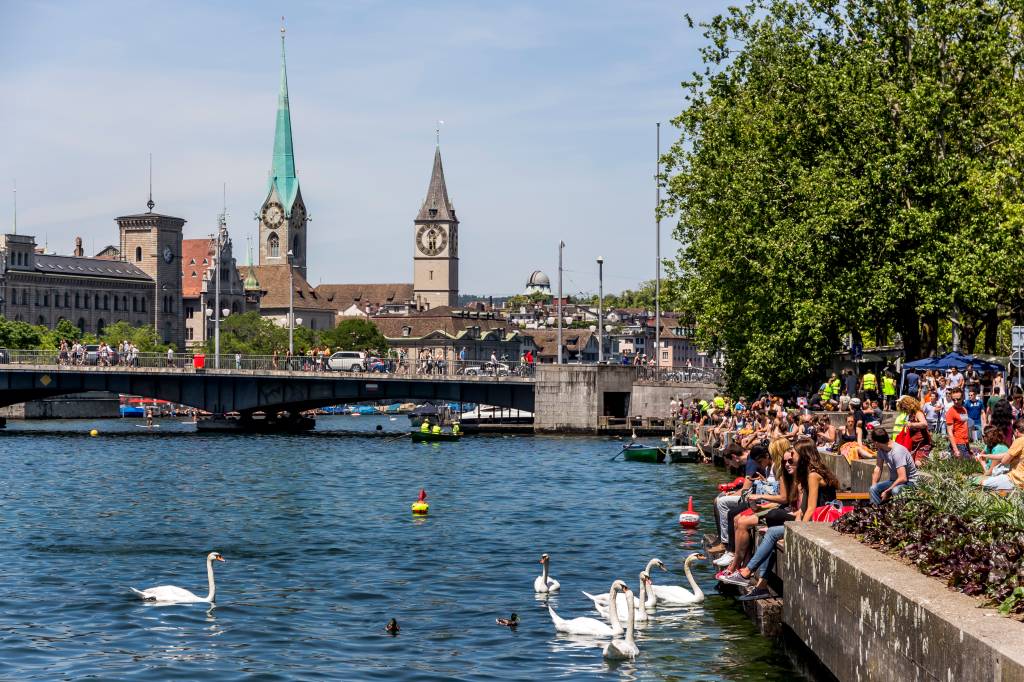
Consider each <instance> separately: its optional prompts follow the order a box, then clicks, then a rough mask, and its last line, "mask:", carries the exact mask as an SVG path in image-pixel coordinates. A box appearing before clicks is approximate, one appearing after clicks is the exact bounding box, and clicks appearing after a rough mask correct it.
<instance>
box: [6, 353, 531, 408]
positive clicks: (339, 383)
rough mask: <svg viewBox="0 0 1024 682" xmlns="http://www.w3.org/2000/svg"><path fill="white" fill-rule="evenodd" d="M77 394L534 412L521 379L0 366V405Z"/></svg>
mask: <svg viewBox="0 0 1024 682" xmlns="http://www.w3.org/2000/svg"><path fill="white" fill-rule="evenodd" d="M85 391H109V392H111V393H123V394H126V395H137V396H142V397H145V398H157V399H159V400H167V401H170V402H172V403H179V404H182V405H188V406H189V407H195V408H198V409H200V410H205V411H207V412H212V413H215V414H219V413H226V412H241V413H243V414H246V413H250V414H251V413H252V412H257V411H262V412H266V413H268V414H269V413H277V412H281V411H285V410H287V411H289V412H296V411H301V410H309V409H313V408H316V407H325V406H327V405H337V404H340V403H354V402H362V401H372V400H387V401H394V402H397V401H401V400H415V401H425V400H432V401H439V402H440V401H445V402H461V403H478V404H479V403H482V404H485V405H496V406H498V407H506V408H512V409H516V410H525V411H528V412H533V411H534V381H533V379H529V378H523V377H491V376H430V375H393V374H353V373H349V372H305V371H290V370H234V369H231V370H227V369H220V370H213V369H207V370H194V369H176V368H148V367H147V368H132V367H66V366H57V365H23V364H18V365H0V406H6V405H13V404H15V403H21V402H26V401H29V400H38V399H40V398H50V397H53V396H59V395H65V394H68V393H82V392H85Z"/></svg>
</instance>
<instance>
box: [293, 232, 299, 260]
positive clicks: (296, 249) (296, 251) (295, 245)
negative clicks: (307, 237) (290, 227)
mask: <svg viewBox="0 0 1024 682" xmlns="http://www.w3.org/2000/svg"><path fill="white" fill-rule="evenodd" d="M292 253H294V254H295V256H296V257H298V255H299V235H295V237H293V238H292Z"/></svg>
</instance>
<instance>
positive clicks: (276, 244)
mask: <svg viewBox="0 0 1024 682" xmlns="http://www.w3.org/2000/svg"><path fill="white" fill-rule="evenodd" d="M267 253H268V254H270V257H271V258H280V257H281V241H280V240H279V239H278V238H277V233H275V232H271V233H270V236H269V237H267Z"/></svg>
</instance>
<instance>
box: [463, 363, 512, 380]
mask: <svg viewBox="0 0 1024 682" xmlns="http://www.w3.org/2000/svg"><path fill="white" fill-rule="evenodd" d="M510 372H511V370H510V369H509V366H508V365H506V364H505V363H503V362H499V363H497V375H498V376H499V377H507V376H508V375H509V373H510ZM464 374H466V375H467V376H471V377H475V376H494V375H495V364H494V363H493V362H490V361H487V362H485V363H484V364H483V365H470V366H469V367H466V371H465V372H464Z"/></svg>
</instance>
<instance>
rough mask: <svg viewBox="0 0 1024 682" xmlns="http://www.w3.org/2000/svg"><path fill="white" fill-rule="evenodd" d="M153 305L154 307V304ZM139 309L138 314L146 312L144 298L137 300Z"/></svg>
mask: <svg viewBox="0 0 1024 682" xmlns="http://www.w3.org/2000/svg"><path fill="white" fill-rule="evenodd" d="M154 305H156V304H155V303H154ZM139 309H140V312H143V313H144V312H146V299H145V298H140V299H139Z"/></svg>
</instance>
